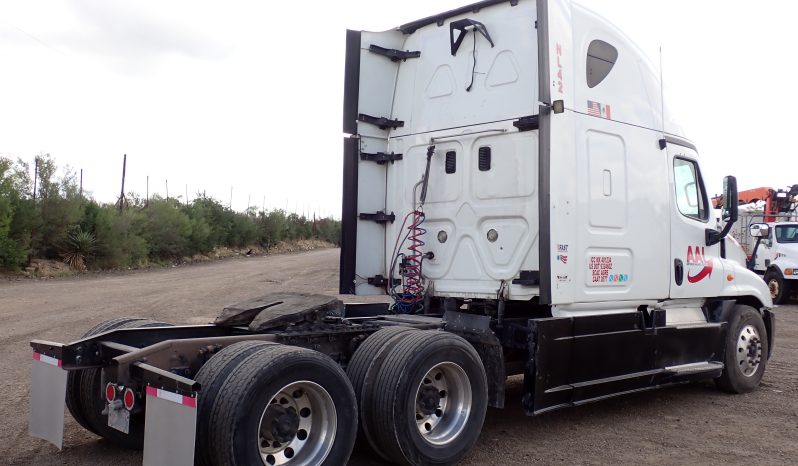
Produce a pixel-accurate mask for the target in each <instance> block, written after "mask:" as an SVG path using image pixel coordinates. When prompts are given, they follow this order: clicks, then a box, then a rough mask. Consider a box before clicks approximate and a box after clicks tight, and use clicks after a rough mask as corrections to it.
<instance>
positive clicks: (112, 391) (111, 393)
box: [105, 383, 116, 403]
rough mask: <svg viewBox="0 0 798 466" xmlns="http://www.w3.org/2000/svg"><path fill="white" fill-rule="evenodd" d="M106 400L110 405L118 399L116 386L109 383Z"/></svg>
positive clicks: (106, 388)
mask: <svg viewBox="0 0 798 466" xmlns="http://www.w3.org/2000/svg"><path fill="white" fill-rule="evenodd" d="M105 399H106V400H107V401H108V402H109V403H110V402H112V401H114V400H115V399H116V385H114V384H112V383H108V385H106V386H105Z"/></svg>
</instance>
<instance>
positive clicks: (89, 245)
mask: <svg viewBox="0 0 798 466" xmlns="http://www.w3.org/2000/svg"><path fill="white" fill-rule="evenodd" d="M96 246H97V240H96V239H95V237H94V235H93V234H92V233H90V232H88V231H83V230H81V229H80V228H75V229H73V230H72V231H70V232H69V234H67V239H66V241H65V242H64V247H63V251H64V252H62V253H61V257H62V258H63V259H64V263H65V264H67V265H68V266H70V267H72V268H73V269H75V270H79V271H81V272H83V271H85V270H86V260H87V259H88V258H89V257H91V255H92V254H94V251H95V249H96Z"/></svg>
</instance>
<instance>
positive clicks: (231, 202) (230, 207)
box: [227, 186, 233, 210]
mask: <svg viewBox="0 0 798 466" xmlns="http://www.w3.org/2000/svg"><path fill="white" fill-rule="evenodd" d="M227 208H228V209H230V210H233V187H232V186H230V203H229V204H227Z"/></svg>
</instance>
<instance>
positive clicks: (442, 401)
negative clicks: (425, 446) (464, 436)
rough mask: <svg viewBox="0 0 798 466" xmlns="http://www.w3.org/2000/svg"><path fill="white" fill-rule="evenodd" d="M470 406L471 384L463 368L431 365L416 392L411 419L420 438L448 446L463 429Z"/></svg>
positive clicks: (448, 363) (440, 364) (455, 365)
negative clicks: (412, 418)
mask: <svg viewBox="0 0 798 466" xmlns="http://www.w3.org/2000/svg"><path fill="white" fill-rule="evenodd" d="M434 391H437V397H436V396H434V393H433V392H434ZM434 401H437V402H438V403H437V406H433V404H434ZM471 404H472V393H471V381H470V380H469V379H468V375H467V374H466V372H465V371H464V370H463V368H462V367H460V366H459V365H457V364H455V363H453V362H442V363H439V364H437V365H435V366H433V367H432V369H430V370H429V371H428V372H427V373H426V375H424V378H422V379H421V383H419V385H418V388H417V389H416V402H415V406H416V413H415V417H416V425H417V427H418V431H419V433H420V434H421V437H422V438H423V439H424V440H426V441H427V442H429V443H431V444H433V445H446V444H448V443H451V442H452V441H454V440H455V439H456V438H457V437H458V436H459V435H460V434H461V433H462V432H463V430H464V429H465V426H466V422H467V421H468V419H469V417H470V415H471Z"/></svg>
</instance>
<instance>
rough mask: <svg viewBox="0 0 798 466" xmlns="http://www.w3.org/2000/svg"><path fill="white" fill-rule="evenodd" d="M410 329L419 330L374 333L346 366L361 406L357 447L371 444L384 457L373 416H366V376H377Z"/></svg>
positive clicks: (405, 328)
mask: <svg viewBox="0 0 798 466" xmlns="http://www.w3.org/2000/svg"><path fill="white" fill-rule="evenodd" d="M409 331H418V330H416V329H413V328H411V327H398V326H397V327H386V328H383V329H381V330H378V331H376V332H374V333H372V334H371V335H370V336H369V337H368V338H366V340H365V341H364V342H363V343H362V344H361V345H360V346H359V347H358V348H357V350H356V351H355V354H353V355H352V360H351V361H349V366H347V368H346V375H347V377H349V381H350V382H352V388H353V389H354V390H355V396H356V397H357V403H358V405H357V406H358V408H359V410H358V411H359V413H360V416H359V421H360V422H359V424H358V429H357V442H355V445H356V448H359V447H362V446H366V445H368V446H370V447H371V450H372V452H373V453H376V454H377V455H379V456H380V457H382V458H383V459H385V460H387V459H388V458H387V457H385V456H384V455H383V453H382V452H381V451H379V450H375V449H374V447H373V445H374V439H373V438H371V435H370V432H371V429H372V428H371V426H370V421H371V416H366V415H365V414H366V410H364V409H363V398H364V396H365V397H366V398H369V396H370V391H371V389H370V390H369V393H367V394H365V395H364V394H363V386H364V385H365V384H366V376H367V375H369V374H372V376H371V377H370V379H371V380H373V379H374V378H375V376H374V375H373V374H377V373H378V372H379V369H380V367H381V366H382V362H383V361H384V360H385V356H386V355H387V353H388V349H389V348H390V347H391V345H392V344H393V343H395V342H396V340H397V339H398V338H401V337H400V335H402V334H405V333H407V332H409Z"/></svg>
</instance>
